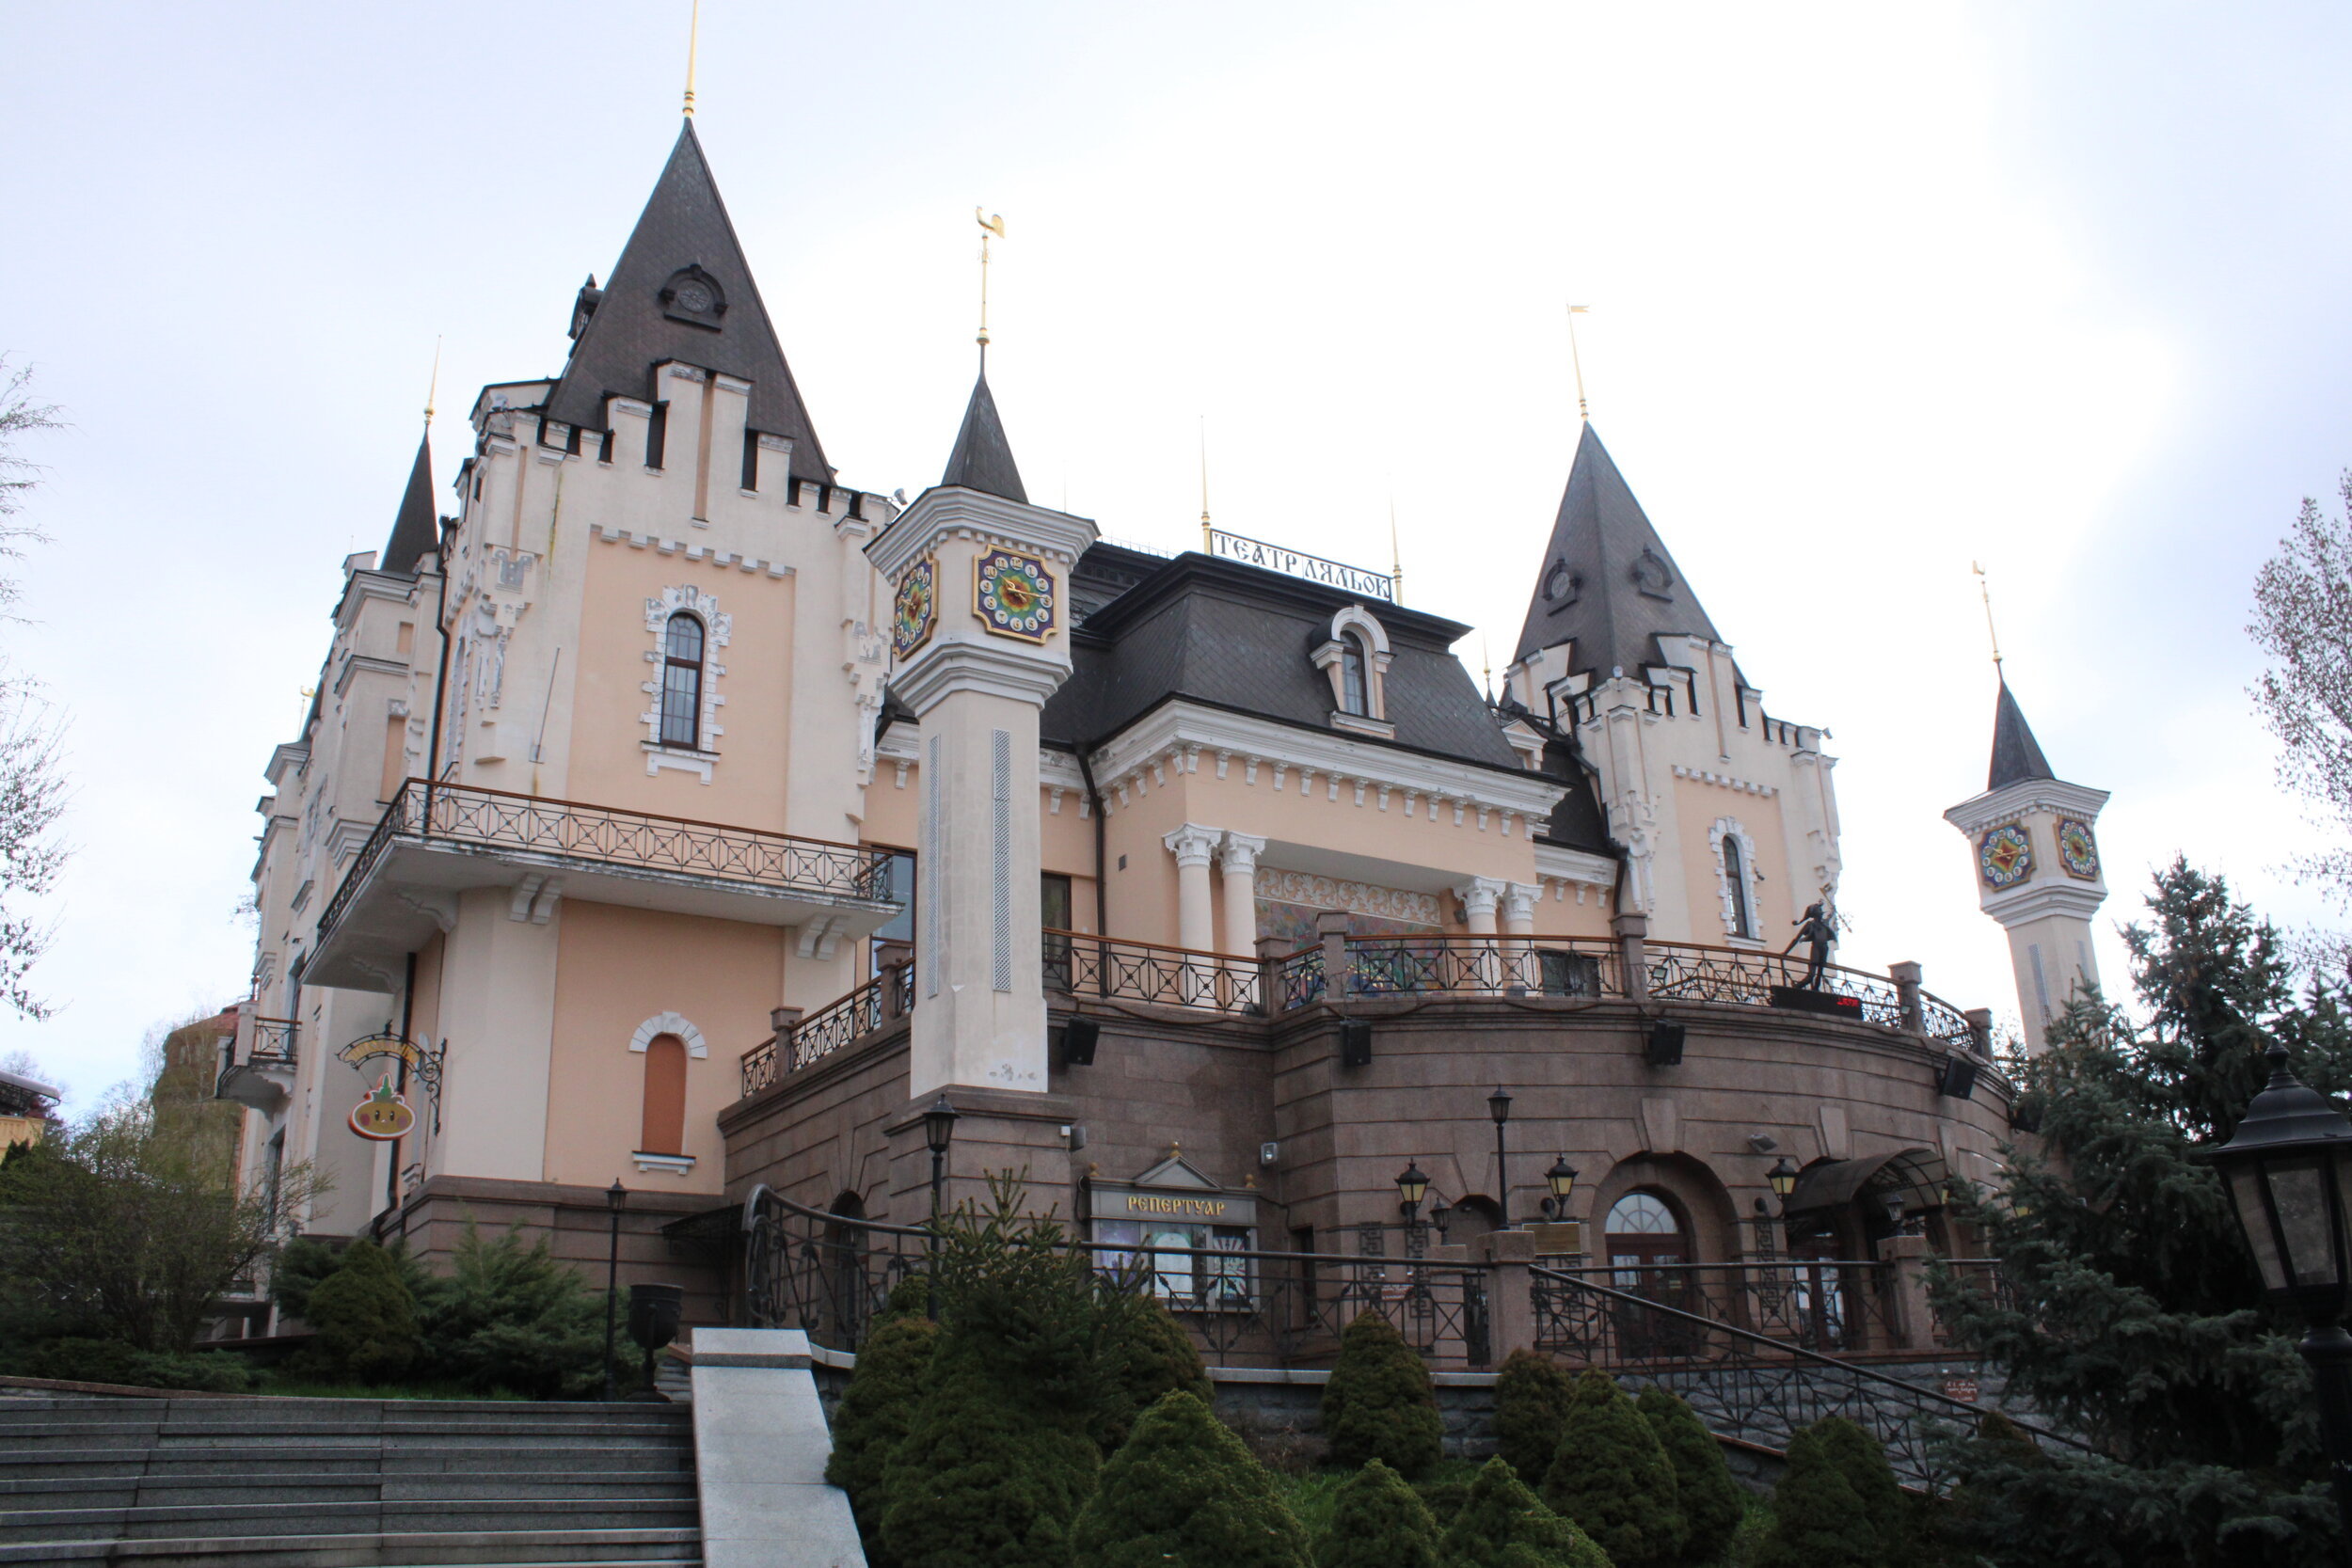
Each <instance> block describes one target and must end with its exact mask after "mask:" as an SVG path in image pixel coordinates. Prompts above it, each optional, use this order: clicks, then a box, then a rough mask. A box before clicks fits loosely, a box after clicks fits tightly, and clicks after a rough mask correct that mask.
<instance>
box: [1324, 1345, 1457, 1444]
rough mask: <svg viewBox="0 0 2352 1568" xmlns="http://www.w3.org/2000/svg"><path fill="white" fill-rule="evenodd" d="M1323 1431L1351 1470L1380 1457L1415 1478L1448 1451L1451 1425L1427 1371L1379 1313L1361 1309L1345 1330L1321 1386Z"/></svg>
mask: <svg viewBox="0 0 2352 1568" xmlns="http://www.w3.org/2000/svg"><path fill="white" fill-rule="evenodd" d="M1323 1433H1324V1435H1325V1436H1326V1437H1327V1438H1328V1439H1329V1440H1330V1444H1331V1462H1332V1463H1333V1464H1335V1465H1344V1466H1346V1467H1348V1468H1350V1469H1353V1468H1355V1467H1356V1466H1358V1465H1368V1464H1370V1463H1371V1462H1372V1461H1374V1460H1375V1459H1377V1460H1379V1461H1381V1462H1382V1463H1383V1464H1385V1465H1388V1466H1389V1467H1390V1468H1391V1469H1392V1470H1395V1471H1396V1472H1398V1473H1399V1474H1400V1475H1404V1476H1406V1477H1415V1476H1420V1475H1422V1474H1424V1473H1426V1472H1427V1471H1428V1469H1429V1467H1430V1466H1431V1465H1435V1464H1437V1463H1438V1459H1439V1458H1440V1457H1441V1456H1442V1454H1443V1451H1444V1446H1445V1445H1444V1440H1445V1425H1444V1423H1443V1422H1442V1421H1441V1420H1440V1419H1439V1418H1438V1396H1437V1392H1436V1390H1435V1388H1433V1387H1432V1386H1431V1385H1430V1382H1429V1369H1428V1368H1427V1367H1425V1366H1423V1365H1422V1359H1421V1357H1420V1355H1418V1354H1415V1352H1414V1350H1413V1348H1412V1347H1411V1346H1410V1345H1408V1344H1406V1342H1405V1339H1404V1337H1403V1336H1401V1335H1400V1334H1398V1333H1397V1331H1396V1329H1395V1327H1394V1326H1393V1325H1391V1323H1390V1322H1389V1321H1388V1320H1387V1319H1386V1318H1383V1317H1382V1316H1380V1314H1379V1313H1377V1312H1373V1311H1365V1312H1363V1313H1360V1314H1359V1315H1358V1317H1357V1319H1356V1321H1355V1322H1354V1323H1349V1324H1348V1325H1347V1331H1346V1332H1345V1333H1344V1334H1343V1335H1341V1336H1340V1354H1339V1356H1338V1358H1337V1360H1335V1361H1334V1362H1333V1364H1332V1367H1331V1377H1330V1381H1329V1382H1327V1383H1326V1384H1325V1385H1324V1387H1323Z"/></svg>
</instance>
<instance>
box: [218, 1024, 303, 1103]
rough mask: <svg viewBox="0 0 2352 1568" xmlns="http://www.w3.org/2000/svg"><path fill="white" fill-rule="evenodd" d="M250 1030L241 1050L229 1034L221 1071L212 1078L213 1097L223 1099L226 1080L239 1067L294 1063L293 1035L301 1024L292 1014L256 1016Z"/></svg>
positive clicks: (222, 1053)
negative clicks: (285, 1016)
mask: <svg viewBox="0 0 2352 1568" xmlns="http://www.w3.org/2000/svg"><path fill="white" fill-rule="evenodd" d="M252 1026H253V1027H252V1034H251V1035H250V1036H249V1037H247V1038H246V1046H245V1049H244V1052H243V1053H239V1051H238V1049H237V1043H238V1037H235V1036H231V1037H230V1040H229V1042H228V1044H227V1045H226V1046H224V1047H223V1048H222V1051H221V1064H220V1071H219V1073H218V1074H216V1075H215V1078H214V1080H213V1094H214V1097H215V1099H226V1098H227V1094H228V1088H229V1080H230V1078H231V1077H232V1076H234V1075H235V1073H236V1072H237V1070H238V1069H241V1068H248V1067H286V1068H290V1067H293V1066H294V1063H295V1056H294V1037H295V1036H296V1035H298V1034H299V1033H300V1025H299V1024H298V1023H297V1022H295V1021H294V1020H293V1019H291V1018H256V1019H254V1020H253V1021H252Z"/></svg>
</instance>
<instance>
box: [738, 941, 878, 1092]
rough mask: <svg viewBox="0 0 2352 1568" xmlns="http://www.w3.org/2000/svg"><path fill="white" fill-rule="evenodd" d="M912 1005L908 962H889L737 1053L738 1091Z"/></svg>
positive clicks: (817, 1057)
mask: <svg viewBox="0 0 2352 1568" xmlns="http://www.w3.org/2000/svg"><path fill="white" fill-rule="evenodd" d="M912 1006H914V965H913V964H911V963H909V964H897V965H893V966H892V967H891V968H889V969H887V970H884V971H883V972H882V974H879V975H877V976H875V977H874V978H873V979H871V980H868V981H866V984H864V985H862V986H860V987H858V988H857V990H853V991H851V992H850V994H849V995H847V996H845V997H842V998H841V999H840V1000H839V1001H837V1002H833V1003H829V1004H827V1005H826V1006H822V1007H820V1008H818V1010H817V1011H815V1012H813V1013H811V1014H809V1015H808V1017H806V1018H804V1019H803V1020H801V1021H800V1022H798V1023H796V1024H794V1025H793V1026H792V1027H791V1028H790V1029H789V1030H787V1031H786V1032H784V1033H783V1034H780V1035H772V1036H771V1037H768V1038H767V1039H764V1040H762V1041H760V1042H759V1043H758V1044H757V1045H755V1046H753V1047H752V1048H751V1049H750V1050H749V1051H746V1052H745V1053H743V1093H744V1095H745V1096H746V1097H747V1098H748V1097H749V1096H751V1095H754V1094H756V1093H758V1092H759V1091H760V1090H761V1089H764V1088H766V1087H767V1086H768V1085H771V1084H772V1083H774V1082H775V1081H776V1077H777V1074H778V1072H779V1071H780V1070H782V1071H789V1072H798V1071H800V1070H801V1069H803V1068H805V1067H809V1066H812V1065H813V1064H815V1063H818V1062H820V1061H823V1060H824V1059H825V1058H826V1057H827V1056H830V1055H832V1054H833V1053H834V1052H836V1051H839V1050H840V1049H841V1048H842V1047H844V1046H846V1045H848V1044H850V1042H851V1041H853V1040H856V1039H858V1038H860V1037H863V1036H866V1035H869V1034H871V1033H873V1032H874V1031H875V1030H877V1029H879V1028H881V1027H882V1025H883V1024H885V1023H887V1022H890V1021H891V1020H892V1019H894V1018H898V1017H900V1016H902V1015H904V1014H905V1012H906V1010H907V1009H908V1008H910V1007H912Z"/></svg>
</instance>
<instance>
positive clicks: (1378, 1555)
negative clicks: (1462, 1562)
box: [1315, 1459, 1438, 1568]
mask: <svg viewBox="0 0 2352 1568" xmlns="http://www.w3.org/2000/svg"><path fill="white" fill-rule="evenodd" d="M1315 1568H1438V1522H1437V1521H1436V1520H1435V1519H1433V1518H1431V1517H1430V1514H1429V1510H1428V1508H1427V1507H1425V1506H1424V1505H1423V1504H1422V1500H1421V1497H1420V1496H1419V1494H1417V1493H1416V1492H1414V1490H1413V1488H1412V1487H1411V1486H1410V1485H1409V1484H1407V1483H1406V1480H1405V1478H1404V1477H1403V1476H1400V1475H1398V1474H1397V1473H1396V1472H1395V1471H1394V1470H1391V1469H1390V1468H1389V1467H1388V1466H1387V1465H1383V1464H1381V1463H1380V1461H1378V1460H1376V1459H1375V1460H1374V1461H1373V1462H1372V1463H1371V1464H1369V1465H1365V1466H1364V1467H1363V1468H1362V1469H1360V1470H1359V1471H1357V1472H1356V1473H1355V1474H1354V1475H1353V1476H1350V1477H1349V1478H1348V1479H1347V1480H1346V1481H1343V1482H1342V1483H1341V1485H1340V1489H1339V1492H1338V1494H1337V1495H1336V1497H1334V1498H1333V1507H1332V1513H1331V1528H1329V1529H1327V1530H1326V1531H1324V1533H1323V1539H1322V1540H1320V1541H1318V1542H1316V1543H1315Z"/></svg>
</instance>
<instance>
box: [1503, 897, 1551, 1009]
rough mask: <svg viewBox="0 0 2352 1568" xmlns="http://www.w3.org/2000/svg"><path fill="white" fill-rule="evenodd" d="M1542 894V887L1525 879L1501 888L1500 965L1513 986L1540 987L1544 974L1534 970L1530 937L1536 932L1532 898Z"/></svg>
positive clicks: (1523, 988) (1533, 899)
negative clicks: (1502, 937) (1501, 936)
mask: <svg viewBox="0 0 2352 1568" xmlns="http://www.w3.org/2000/svg"><path fill="white" fill-rule="evenodd" d="M1543 895H1544V890H1543V889H1542V888H1540V887H1530V886H1528V884H1527V883H1525V882H1510V883H1506V884H1505V885H1504V887H1503V890H1502V932H1503V936H1504V938H1505V940H1504V942H1503V943H1502V967H1503V971H1504V974H1505V977H1506V982H1507V984H1508V985H1510V986H1511V987H1512V988H1513V989H1514V990H1543V986H1544V978H1543V976H1542V975H1541V974H1537V973H1535V970H1536V960H1535V958H1534V953H1533V945H1534V944H1533V943H1532V942H1531V941H1530V940H1529V939H1530V938H1532V937H1534V934H1535V901H1536V900H1537V899H1539V898H1541V897H1542V896H1543Z"/></svg>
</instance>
